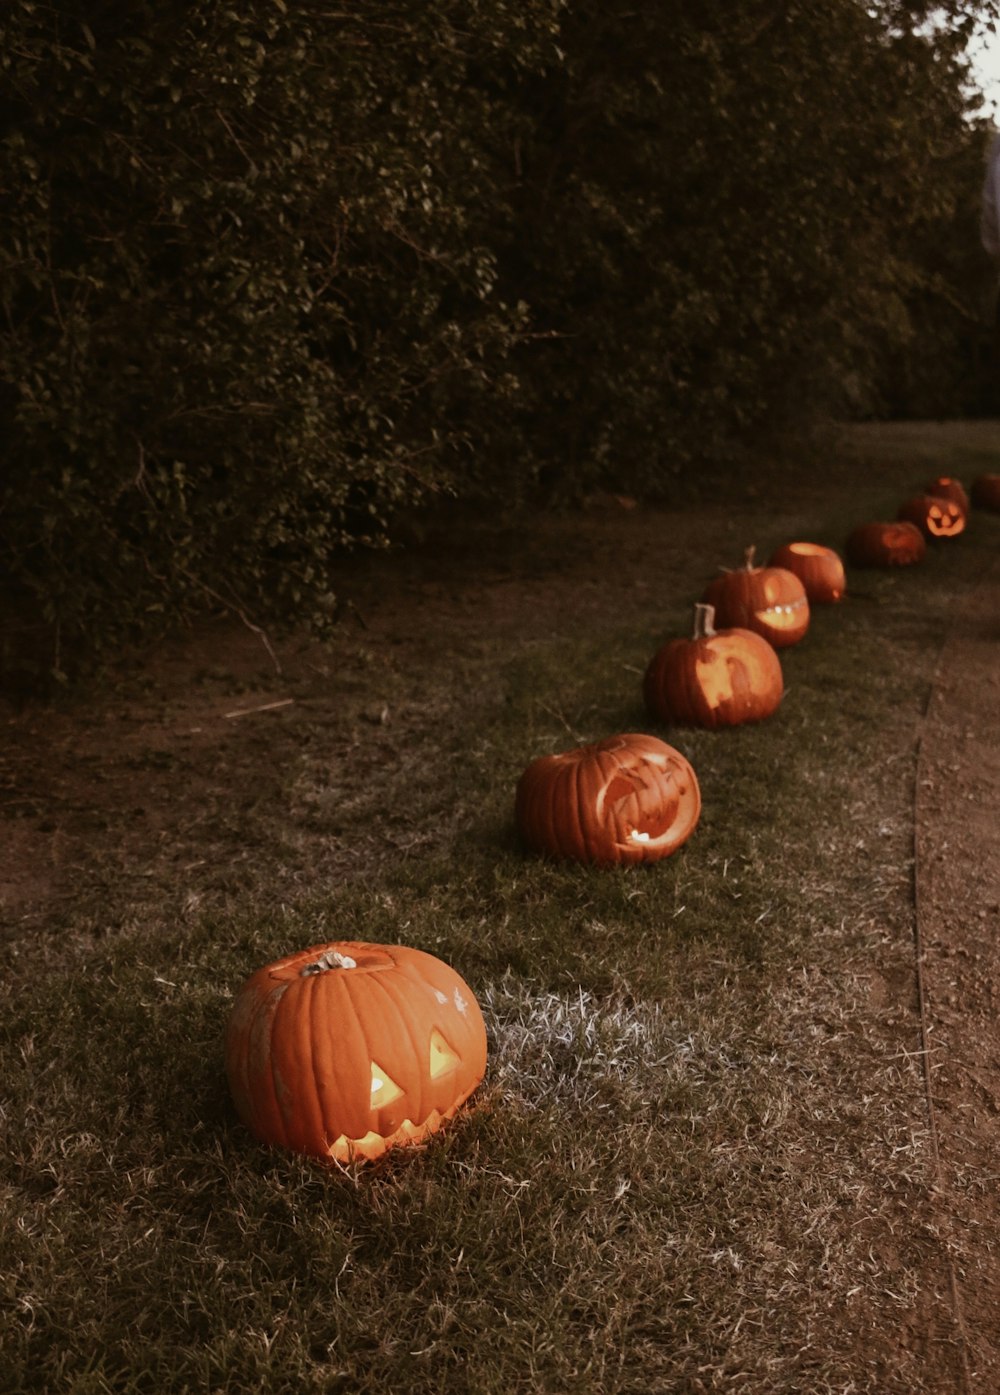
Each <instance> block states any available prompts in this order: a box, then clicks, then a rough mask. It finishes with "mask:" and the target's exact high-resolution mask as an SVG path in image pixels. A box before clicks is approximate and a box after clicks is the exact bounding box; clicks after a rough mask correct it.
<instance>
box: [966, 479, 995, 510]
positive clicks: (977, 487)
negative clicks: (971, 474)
mask: <svg viewBox="0 0 1000 1395" xmlns="http://www.w3.org/2000/svg"><path fill="white" fill-rule="evenodd" d="M972 502H973V504H974V505H975V506H976V508H977V509H989V510H990V511H991V512H992V513H1000V475H977V477H976V478H975V479H974V480H973V481H972Z"/></svg>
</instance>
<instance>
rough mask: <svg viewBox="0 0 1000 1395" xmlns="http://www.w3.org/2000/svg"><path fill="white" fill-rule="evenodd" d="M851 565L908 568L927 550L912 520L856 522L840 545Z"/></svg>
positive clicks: (922, 536) (920, 558)
mask: <svg viewBox="0 0 1000 1395" xmlns="http://www.w3.org/2000/svg"><path fill="white" fill-rule="evenodd" d="M844 551H845V552H846V553H847V560H848V561H849V562H851V563H852V564H853V565H854V566H855V567H910V566H912V565H913V564H914V563H915V562H920V561H922V560H923V558H924V555H925V553H926V552H927V543H926V542H925V541H924V535H923V533H921V531H920V529H919V528H918V527H917V526H916V524H915V523H905V522H903V523H900V522H896V523H860V524H859V525H858V526H857V528H855V529H854V531H853V532H852V533H851V534H850V536H849V537H848V539H847V544H846V546H845V548H844Z"/></svg>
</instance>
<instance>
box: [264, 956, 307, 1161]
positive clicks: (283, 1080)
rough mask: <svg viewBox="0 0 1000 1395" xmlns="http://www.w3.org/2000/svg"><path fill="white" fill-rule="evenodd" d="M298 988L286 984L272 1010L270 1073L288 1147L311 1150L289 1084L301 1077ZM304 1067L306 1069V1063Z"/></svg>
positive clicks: (294, 1089)
mask: <svg viewBox="0 0 1000 1395" xmlns="http://www.w3.org/2000/svg"><path fill="white" fill-rule="evenodd" d="M303 982H304V981H303ZM299 988H300V984H299V983H298V982H295V983H291V984H289V987H288V989H287V990H286V991H285V992H284V993H282V995H281V998H280V999H279V1001H278V1005H277V1007H276V1009H275V1012H274V1019H273V1021H272V1023H271V1040H270V1046H271V1052H270V1056H271V1073H272V1075H273V1077H274V1094H275V1098H276V1100H277V1101H278V1109H279V1110H280V1112H281V1118H282V1121H283V1123H284V1126H285V1133H286V1136H287V1138H288V1146H289V1147H290V1148H292V1149H294V1150H296V1151H311V1149H309V1147H308V1140H309V1137H310V1135H309V1132H308V1130H307V1129H306V1128H305V1126H304V1124H303V1121H302V1113H301V1105H300V1103H299V1100H298V1096H297V1092H296V1087H295V1086H294V1085H293V1084H292V1083H291V1082H293V1081H300V1080H302V1079H303V1076H304V1071H303V1062H302V1024H301V1020H300V1014H301V1011H302V1004H301V1002H300V1001H299V999H300V993H299ZM283 1009H285V1010H284V1011H283ZM279 1017H280V1018H281V1021H280V1023H279V1021H278V1019H279ZM286 1019H287V1020H286ZM305 1069H306V1070H308V1063H307V1064H306V1068H305Z"/></svg>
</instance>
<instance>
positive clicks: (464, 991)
mask: <svg viewBox="0 0 1000 1395" xmlns="http://www.w3.org/2000/svg"><path fill="white" fill-rule="evenodd" d="M485 1069H486V1029H485V1027H484V1024H483V1017H482V1013H481V1012H480V1010H479V1005H478V1003H477V1002H476V1000H475V998H474V996H473V994H472V991H471V990H470V988H469V986H468V985H467V984H466V983H465V982H464V981H463V979H462V978H460V977H459V975H458V974H457V973H456V972H455V970H454V969H452V968H450V967H449V966H448V965H447V964H444V963H442V961H441V960H440V959H436V958H435V957H434V956H433V955H432V954H425V953H424V952H423V951H422V950H418V949H409V948H407V947H405V946H403V945H373V944H363V943H359V942H354V941H350V942H340V943H334V944H328V945H318V946H315V947H314V948H312V949H306V950H302V951H300V952H299V953H296V954H290V955H288V956H287V957H286V958H284V959H279V960H278V961H276V962H275V963H273V964H268V965H266V966H265V967H264V968H262V969H258V970H257V972H256V973H255V974H253V975H252V976H251V977H250V978H249V979H248V980H247V981H246V983H245V984H244V985H243V987H242V988H241V989H240V991H239V992H238V994H237V995H236V1001H235V1004H234V1006H233V1010H232V1014H231V1016H230V1019H229V1024H228V1027H227V1031H226V1074H227V1076H228V1079H229V1087H230V1090H231V1092H232V1095H233V1100H234V1102H235V1104H236V1110H237V1113H238V1114H239V1116H240V1118H241V1119H242V1121H243V1122H244V1124H246V1125H247V1127H248V1128H249V1129H250V1130H251V1132H252V1133H253V1134H254V1135H255V1136H256V1137H257V1138H259V1139H260V1140H261V1142H263V1143H269V1144H273V1145H278V1146H280V1147H284V1148H290V1149H292V1150H293V1151H295V1152H298V1153H305V1154H308V1155H309V1156H311V1157H316V1158H321V1159H323V1160H324V1161H326V1162H340V1163H346V1162H350V1161H351V1160H352V1159H358V1160H361V1159H368V1158H377V1157H379V1156H380V1155H381V1154H382V1153H384V1152H385V1151H386V1149H387V1148H392V1147H395V1146H397V1145H400V1144H408V1143H418V1142H420V1140H422V1139H424V1138H426V1137H427V1136H428V1135H429V1134H431V1133H433V1132H435V1131H436V1130H437V1129H439V1128H440V1127H441V1125H442V1124H443V1123H444V1122H445V1120H447V1119H449V1118H451V1117H452V1115H453V1114H454V1113H455V1111H456V1110H457V1109H458V1108H459V1106H460V1105H461V1104H462V1103H463V1102H464V1101H465V1100H466V1099H468V1097H469V1095H471V1094H472V1092H473V1090H474V1089H475V1088H476V1086H477V1085H478V1084H479V1082H480V1080H482V1078H483V1073H484V1071H485Z"/></svg>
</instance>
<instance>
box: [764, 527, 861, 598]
mask: <svg viewBox="0 0 1000 1395" xmlns="http://www.w3.org/2000/svg"><path fill="white" fill-rule="evenodd" d="M767 565H768V566H769V567H784V568H785V570H786V571H790V572H794V573H795V575H796V576H797V577H798V579H799V580H800V581H801V582H802V585H803V586H804V587H805V592H806V597H807V599H808V601H809V604H810V605H813V604H819V605H828V604H830V603H831V602H833V601H839V600H840V599H841V598H842V597H843V594H844V592H845V591H846V590H847V580H846V578H845V576H844V564H843V562H842V561H841V560H840V558H839V556H838V555H837V553H836V552H834V550H833V548H832V547H822V546H821V545H820V544H819V543H810V542H792V543H785V545H784V547H779V548H778V550H777V552H775V553H774V554H773V556H772V557H771V559H770V561H769V562H768V564H767Z"/></svg>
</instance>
